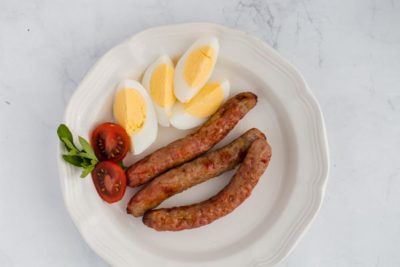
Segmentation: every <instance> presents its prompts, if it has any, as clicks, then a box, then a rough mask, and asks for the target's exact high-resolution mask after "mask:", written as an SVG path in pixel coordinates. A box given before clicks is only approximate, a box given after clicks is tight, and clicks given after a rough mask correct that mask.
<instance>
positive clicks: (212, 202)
mask: <svg viewBox="0 0 400 267" xmlns="http://www.w3.org/2000/svg"><path fill="white" fill-rule="evenodd" d="M270 158H271V147H270V146H269V144H268V143H267V141H265V140H263V139H258V140H256V141H254V142H253V144H252V145H251V146H250V148H249V150H248V152H247V155H246V157H245V159H244V161H243V163H242V164H241V165H240V167H239V169H238V171H237V172H236V174H235V175H234V176H233V178H232V180H231V181H230V183H229V184H228V185H227V186H226V187H225V188H224V189H222V190H221V191H220V192H219V193H218V194H217V195H216V196H214V197H212V198H210V199H208V200H206V201H203V202H200V203H198V204H193V205H189V206H183V207H175V208H169V209H158V210H151V211H148V212H146V213H145V214H144V216H143V223H144V224H146V225H147V226H149V227H151V228H154V229H156V230H157V231H180V230H185V229H191V228H196V227H200V226H203V225H206V224H209V223H211V222H213V221H215V220H217V219H218V218H221V217H222V216H225V215H227V214H229V213H230V212H232V211H233V210H234V209H235V208H237V207H238V206H239V205H240V204H241V203H242V202H243V201H244V200H245V199H246V198H247V197H248V196H250V194H251V191H252V190H253V188H254V187H255V185H256V184H257V182H258V180H259V178H260V176H261V175H262V174H263V173H264V171H265V169H266V168H267V166H268V163H269V160H270Z"/></svg>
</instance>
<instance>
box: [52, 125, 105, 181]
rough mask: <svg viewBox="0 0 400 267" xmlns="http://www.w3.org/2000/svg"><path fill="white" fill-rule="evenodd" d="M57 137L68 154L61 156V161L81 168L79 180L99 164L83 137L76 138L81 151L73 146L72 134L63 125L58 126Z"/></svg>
mask: <svg viewBox="0 0 400 267" xmlns="http://www.w3.org/2000/svg"><path fill="white" fill-rule="evenodd" d="M57 135H58V138H59V139H60V141H61V142H62V143H63V144H64V146H65V148H66V150H67V152H68V153H67V154H63V155H62V157H63V159H64V160H65V161H66V162H68V163H70V164H72V165H74V166H76V167H81V168H83V170H82V173H81V178H85V177H86V176H87V175H88V174H89V173H90V172H91V171H92V170H93V169H94V167H95V166H96V164H97V163H98V162H99V160H98V159H97V157H96V155H95V154H94V151H93V148H92V146H91V145H90V144H89V142H88V141H86V140H85V139H84V138H83V137H81V136H78V139H79V144H80V145H81V147H82V149H79V148H78V147H77V146H76V145H75V144H74V139H73V137H72V133H71V131H70V130H69V129H68V127H67V126H66V125H65V124H60V126H58V128H57Z"/></svg>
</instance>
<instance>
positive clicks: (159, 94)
mask: <svg viewBox="0 0 400 267" xmlns="http://www.w3.org/2000/svg"><path fill="white" fill-rule="evenodd" d="M150 95H151V98H152V99H153V101H154V102H155V103H156V104H157V105H159V106H160V107H172V105H173V104H174V103H175V101H176V98H175V95H174V68H173V67H172V66H170V65H168V64H160V65H158V66H157V68H156V69H155V70H154V72H153V74H152V76H151V79H150Z"/></svg>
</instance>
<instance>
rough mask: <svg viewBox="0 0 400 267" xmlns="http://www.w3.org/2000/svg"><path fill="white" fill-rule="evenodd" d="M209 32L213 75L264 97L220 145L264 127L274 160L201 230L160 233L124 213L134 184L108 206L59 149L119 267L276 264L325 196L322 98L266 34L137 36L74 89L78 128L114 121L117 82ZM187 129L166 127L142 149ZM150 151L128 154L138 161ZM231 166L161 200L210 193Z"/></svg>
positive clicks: (70, 121)
mask: <svg viewBox="0 0 400 267" xmlns="http://www.w3.org/2000/svg"><path fill="white" fill-rule="evenodd" d="M208 35H216V36H218V38H219V40H220V44H221V49H220V56H219V58H218V62H217V66H216V71H215V73H214V75H215V76H221V77H224V78H228V79H229V80H230V81H231V85H232V92H231V95H234V94H236V93H238V92H241V91H245V90H250V91H253V92H254V93H256V94H257V95H258V97H259V102H258V104H257V106H256V107H255V108H254V109H253V110H252V111H251V112H250V113H249V114H248V115H246V116H245V117H244V119H243V120H242V121H240V123H239V124H238V125H237V126H236V127H235V129H234V130H233V131H232V132H231V133H230V134H229V135H228V136H227V138H225V139H224V140H223V142H222V143H221V144H219V146H221V145H222V144H226V143H227V142H228V141H230V140H232V139H234V138H235V137H237V136H239V135H240V134H241V133H243V132H244V131H246V130H247V129H249V128H251V127H257V128H259V129H260V130H262V131H263V132H265V133H266V135H267V138H268V140H269V142H270V143H271V146H272V151H273V153H272V160H271V163H270V166H269V167H268V169H267V171H266V172H265V174H264V175H263V177H261V179H260V182H259V183H258V185H257V186H256V188H255V189H254V191H253V193H252V195H251V197H250V198H248V199H247V201H245V202H244V203H243V204H242V205H241V206H240V207H239V208H237V209H236V210H235V211H234V212H233V213H231V214H229V215H227V216H225V217H223V218H222V219H220V220H217V221H215V222H214V223H212V224H210V225H208V226H204V227H201V228H197V229H193V230H186V231H181V232H156V231H154V230H152V229H150V228H147V227H146V226H145V225H143V224H142V222H141V219H138V218H133V217H132V216H129V215H127V214H126V212H125V209H126V204H127V202H128V200H129V198H130V197H131V196H132V194H133V192H134V191H135V190H133V189H128V190H127V192H126V195H125V197H124V199H123V200H122V201H121V202H119V203H117V204H114V205H108V204H106V203H104V202H103V201H101V200H100V198H99V197H98V195H97V193H96V191H95V189H94V186H93V184H92V181H91V178H87V179H80V178H79V172H80V170H78V169H77V168H74V167H72V166H71V165H68V164H66V163H65V162H64V161H63V160H62V158H61V157H59V160H58V166H59V173H60V179H61V186H62V191H63V194H64V199H65V203H66V206H67V208H68V210H69V212H70V214H71V217H72V219H73V221H74V222H75V224H76V226H77V227H78V229H79V231H80V232H81V234H82V236H83V238H84V239H85V240H86V242H87V243H88V244H89V245H90V246H91V247H92V248H93V250H95V251H96V252H97V253H98V254H99V255H100V256H101V257H102V258H104V259H105V260H106V261H107V262H109V263H110V264H111V265H113V266H163V267H166V266H174V267H177V266H261V265H262V266H272V265H274V264H276V263H277V262H279V261H280V260H282V259H283V258H284V257H285V256H286V255H287V254H288V253H289V252H290V250H291V249H292V248H293V246H294V245H295V243H296V242H297V241H298V240H299V238H300V237H301V236H302V234H303V233H304V231H305V230H306V228H307V226H308V225H309V224H310V222H311V221H312V219H313V218H314V216H315V215H316V213H317V211H318V209H319V207H320V205H321V201H322V198H323V194H324V190H325V185H326V181H327V174H328V165H329V164H328V148H327V140H326V134H325V128H324V122H323V118H322V114H321V111H320V109H319V106H318V103H317V101H316V100H315V98H314V97H313V95H312V94H311V92H310V90H309V88H308V87H307V85H306V83H305V81H304V79H303V78H302V77H301V75H300V74H299V73H298V72H297V71H296V70H295V68H294V67H293V66H291V65H290V64H289V63H288V62H286V61H285V60H284V59H282V58H281V57H280V56H279V55H278V54H277V53H276V52H275V51H274V50H273V49H271V48H270V47H269V46H267V45H266V44H265V43H263V42H262V41H260V40H258V39H256V38H254V37H252V36H249V35H248V34H246V33H243V32H240V31H237V30H232V29H228V28H226V27H223V26H220V25H215V24H206V23H194V24H180V25H171V26H163V27H157V28H152V29H148V30H145V31H143V32H141V33H139V34H137V35H135V36H134V37H132V38H130V39H129V40H127V41H125V42H123V43H122V44H120V45H118V46H116V47H114V48H113V49H111V50H110V51H109V52H108V53H107V54H105V55H104V56H103V57H102V58H101V59H100V60H99V61H98V62H97V63H96V64H95V66H93V68H92V69H91V71H90V72H89V73H88V74H87V75H86V77H85V79H84V80H83V81H82V82H81V84H80V85H79V87H78V89H77V90H76V92H75V94H74V95H73V97H72V98H71V101H70V103H69V105H68V107H67V109H66V111H65V123H66V124H67V125H68V126H69V127H70V128H71V130H72V132H73V133H74V135H77V134H79V135H82V136H84V137H88V135H89V132H90V130H91V129H92V128H93V127H94V126H95V125H96V124H97V123H100V122H104V121H109V120H112V112H111V110H112V109H111V105H112V99H113V92H114V88H115V85H116V84H117V83H118V81H120V80H121V79H123V78H128V77H129V78H133V79H138V78H139V77H140V76H141V75H142V73H143V71H144V70H145V68H146V67H147V66H148V65H149V64H150V63H151V62H152V61H153V60H155V59H156V58H157V57H158V56H159V55H160V54H163V53H167V54H169V55H170V56H172V57H173V58H174V59H175V60H176V58H178V57H179V55H181V54H182V53H183V52H184V51H185V48H187V47H189V45H190V44H191V43H192V42H193V41H194V40H195V39H197V38H199V37H201V36H208ZM186 134H187V132H185V131H178V130H173V129H172V128H163V129H161V130H160V132H159V137H158V139H157V141H156V143H155V144H154V145H152V146H151V147H150V148H149V149H148V150H146V151H145V153H144V154H143V155H145V154H148V153H149V152H151V151H153V150H154V149H156V148H158V147H161V146H163V145H165V144H167V143H169V142H170V141H172V140H175V139H177V138H178V137H181V136H184V135H186ZM59 152H60V154H61V152H62V149H61V147H60V151H59ZM143 155H139V156H136V158H133V157H130V158H128V159H127V160H126V161H127V163H132V162H134V161H135V160H137V159H138V158H141V157H143ZM232 173H233V172H229V173H226V174H224V175H222V176H220V177H219V178H215V179H212V180H211V181H208V182H206V183H204V184H201V185H199V186H196V187H194V188H192V189H190V190H187V191H186V192H184V193H182V194H178V195H176V196H174V197H173V198H171V199H169V200H168V201H167V202H165V203H163V205H162V206H172V205H183V204H189V203H193V202H197V201H200V200H203V199H205V198H208V197H210V196H212V195H214V194H215V193H217V192H218V191H219V190H220V189H221V188H222V187H223V186H224V185H225V184H226V183H227V182H228V181H229V179H230V177H231V176H232Z"/></svg>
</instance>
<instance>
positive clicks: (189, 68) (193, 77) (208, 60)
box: [183, 45, 215, 87]
mask: <svg viewBox="0 0 400 267" xmlns="http://www.w3.org/2000/svg"><path fill="white" fill-rule="evenodd" d="M214 63H215V51H214V49H213V48H212V47H211V46H208V45H206V46H202V47H199V48H197V49H195V50H194V51H193V52H191V53H190V54H189V55H188V57H187V59H186V62H185V67H184V73H183V75H184V78H185V80H186V82H187V83H188V85H189V86H190V87H196V86H199V85H201V84H202V83H204V82H205V80H206V79H207V78H208V76H209V74H210V72H211V70H212V68H213V65H214Z"/></svg>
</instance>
